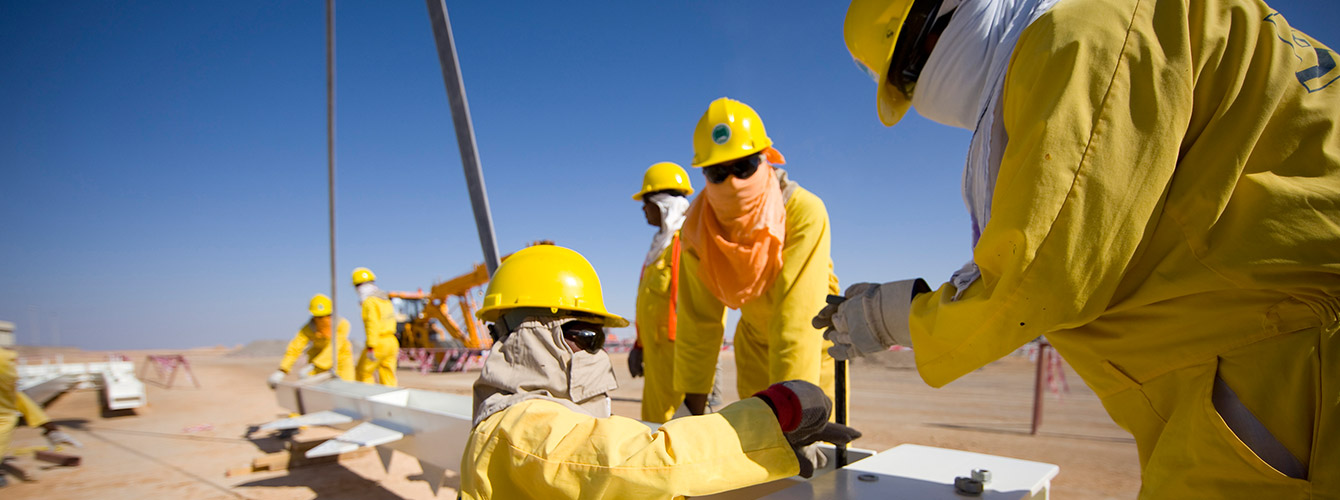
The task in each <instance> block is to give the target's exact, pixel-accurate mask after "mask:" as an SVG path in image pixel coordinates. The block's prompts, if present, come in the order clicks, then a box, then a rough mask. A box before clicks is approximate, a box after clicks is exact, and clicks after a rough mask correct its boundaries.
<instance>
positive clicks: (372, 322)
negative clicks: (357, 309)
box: [363, 297, 396, 345]
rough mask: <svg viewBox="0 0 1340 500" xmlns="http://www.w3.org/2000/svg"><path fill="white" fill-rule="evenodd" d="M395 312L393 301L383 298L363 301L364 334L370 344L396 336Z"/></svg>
mask: <svg viewBox="0 0 1340 500" xmlns="http://www.w3.org/2000/svg"><path fill="white" fill-rule="evenodd" d="M395 326H396V325H395V311H394V310H392V306H391V301H389V300H386V299H383V298H381V297H369V298H368V299H367V300H364V301H363V333H364V334H366V335H367V338H368V344H369V345H371V344H372V343H374V342H377V341H380V340H383V339H382V338H383V337H392V338H394V336H395Z"/></svg>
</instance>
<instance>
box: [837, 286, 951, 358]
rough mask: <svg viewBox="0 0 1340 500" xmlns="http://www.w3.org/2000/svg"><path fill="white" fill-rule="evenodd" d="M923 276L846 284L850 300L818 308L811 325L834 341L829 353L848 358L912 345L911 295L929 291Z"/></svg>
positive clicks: (846, 293) (846, 294) (846, 295)
mask: <svg viewBox="0 0 1340 500" xmlns="http://www.w3.org/2000/svg"><path fill="white" fill-rule="evenodd" d="M929 291H930V287H929V286H927V285H926V282H925V281H922V280H921V279H915V280H905V281H895V282H892V283H885V284H883V285H876V284H874V283H857V284H855V285H852V286H850V287H847V291H846V292H845V293H844V294H843V295H844V296H845V297H846V298H847V300H845V301H843V302H842V303H840V304H828V305H826V306H824V308H823V309H820V310H819V314H818V315H816V316H815V317H814V319H813V320H812V321H811V324H813V325H814V327H815V328H825V327H826V328H827V330H824V339H825V340H829V341H832V342H833V347H830V348H829V349H828V354H829V355H831V356H833V358H834V359H840V360H846V359H851V358H854V357H858V356H862V355H865V354H870V353H875V352H879V351H885V350H888V349H889V348H890V347H893V346H895V345H906V346H910V345H911V344H912V338H911V333H910V332H909V331H908V329H907V318H908V316H909V315H910V314H911V309H912V297H915V296H916V294H918V293H923V292H929Z"/></svg>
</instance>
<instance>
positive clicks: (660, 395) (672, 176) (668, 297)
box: [628, 162, 693, 423]
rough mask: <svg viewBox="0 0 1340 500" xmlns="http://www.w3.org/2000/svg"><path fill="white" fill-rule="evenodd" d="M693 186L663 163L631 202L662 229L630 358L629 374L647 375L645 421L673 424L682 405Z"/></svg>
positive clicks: (647, 268) (643, 284)
mask: <svg viewBox="0 0 1340 500" xmlns="http://www.w3.org/2000/svg"><path fill="white" fill-rule="evenodd" d="M691 194H693V183H692V182H691V181H690V180H689V173H688V172H685V171H684V167H681V166H679V165H676V164H674V163H670V162H661V163H657V164H655V165H652V166H651V167H649V168H647V172H646V173H645V174H643V176H642V189H641V190H640V191H638V192H637V194H634V195H633V199H634V200H637V201H641V202H642V213H643V214H644V215H646V217H647V224H649V225H651V226H654V227H656V228H658V231H656V235H655V236H653V237H652V239H651V249H650V250H648V251H647V257H646V259H643V261H642V273H641V278H640V279H639V281H638V284H637V317H636V318H634V321H636V326H637V342H636V343H635V344H634V345H633V350H631V351H629V352H628V371H629V372H630V373H631V374H632V375H633V376H634V377H640V376H643V375H645V376H646V381H645V382H644V383H643V384H642V420H645V421H647V422H655V423H662V422H665V421H667V420H670V419H671V418H672V417H673V416H674V414H675V409H676V408H678V407H679V406H680V405H681V404H682V402H683V401H684V393H683V392H679V391H676V390H675V330H676V328H675V303H676V301H677V300H678V298H679V297H678V295H679V254H680V251H679V249H680V245H681V243H680V239H679V227H680V226H681V225H683V224H684V213H685V212H687V211H688V209H689V200H688V198H687V197H688V196H689V195H691Z"/></svg>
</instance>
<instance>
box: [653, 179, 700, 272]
mask: <svg viewBox="0 0 1340 500" xmlns="http://www.w3.org/2000/svg"><path fill="white" fill-rule="evenodd" d="M647 199H648V200H651V202H652V203H653V204H655V205H656V206H657V207H659V208H660V209H661V230H660V231H657V232H656V236H654V237H652V239H651V249H650V250H648V251H647V258H646V259H644V260H643V261H642V266H643V267H646V266H650V265H652V264H655V263H656V259H659V258H661V254H662V253H665V249H667V248H670V243H671V242H672V241H674V238H675V232H676V231H679V228H680V226H683V225H684V213H685V212H688V211H689V200H688V198H685V197H683V196H675V195H671V194H666V193H656V194H653V195H650V196H647Z"/></svg>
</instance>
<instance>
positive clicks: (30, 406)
mask: <svg viewBox="0 0 1340 500" xmlns="http://www.w3.org/2000/svg"><path fill="white" fill-rule="evenodd" d="M14 392H15V393H16V394H15V396H16V398H15V401H14V403H15V406H16V408H15V409H16V410H18V411H19V413H22V414H23V421H24V422H27V423H28V427H41V426H43V425H45V424H46V423H47V422H50V421H51V417H48V416H47V412H46V411H45V410H43V409H42V405H39V404H37V402H36V401H33V400H32V398H29V397H28V395H27V394H24V393H23V391H14Z"/></svg>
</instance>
